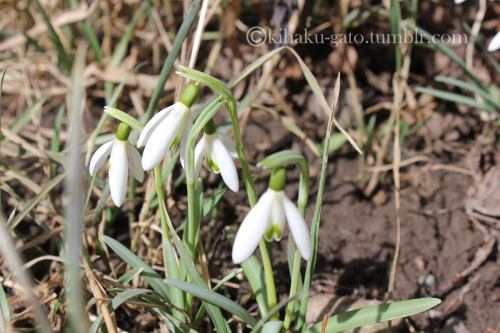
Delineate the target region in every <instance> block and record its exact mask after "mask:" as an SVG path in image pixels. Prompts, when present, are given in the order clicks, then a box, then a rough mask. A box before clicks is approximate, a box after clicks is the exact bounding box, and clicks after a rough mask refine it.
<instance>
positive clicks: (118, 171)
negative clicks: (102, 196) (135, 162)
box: [109, 139, 128, 207]
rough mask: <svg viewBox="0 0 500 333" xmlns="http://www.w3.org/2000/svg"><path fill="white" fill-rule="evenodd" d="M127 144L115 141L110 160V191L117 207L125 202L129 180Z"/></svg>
mask: <svg viewBox="0 0 500 333" xmlns="http://www.w3.org/2000/svg"><path fill="white" fill-rule="evenodd" d="M127 164H128V162H127V142H126V141H120V140H117V139H115V141H114V143H113V150H112V151H111V157H110V159H109V189H110V191H111V199H113V202H114V203H115V205H116V206H117V207H120V206H121V205H122V203H123V201H125V194H126V193H127V178H128V165H127Z"/></svg>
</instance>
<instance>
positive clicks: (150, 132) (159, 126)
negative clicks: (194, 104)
mask: <svg viewBox="0 0 500 333" xmlns="http://www.w3.org/2000/svg"><path fill="white" fill-rule="evenodd" d="M192 127H193V122H192V121H191V108H189V107H187V106H185V105H184V104H182V103H180V102H177V103H175V104H174V105H172V106H170V107H168V108H166V109H163V110H162V111H160V112H158V113H157V114H156V115H155V116H154V117H153V118H152V119H151V120H150V121H149V122H148V123H147V124H146V126H145V127H144V129H143V130H142V132H141V135H140V136H139V140H138V141H137V146H138V147H139V148H140V147H142V146H146V147H145V148H144V152H143V153H142V167H143V168H144V170H151V169H153V168H154V167H155V166H157V165H158V164H160V162H161V160H163V158H164V157H165V155H166V154H167V152H168V151H169V150H172V149H174V148H175V147H176V146H177V143H178V142H179V141H180V146H181V147H180V158H181V163H182V165H183V166H184V156H185V151H186V149H185V148H186V141H187V138H188V135H189V132H190V131H191V128H192Z"/></svg>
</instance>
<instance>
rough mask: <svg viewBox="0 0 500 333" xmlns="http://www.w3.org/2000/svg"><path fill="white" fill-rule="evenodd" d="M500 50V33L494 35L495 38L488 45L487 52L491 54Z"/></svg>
mask: <svg viewBox="0 0 500 333" xmlns="http://www.w3.org/2000/svg"><path fill="white" fill-rule="evenodd" d="M499 49H500V31H499V32H497V33H496V35H495V37H493V39H492V40H491V42H490V44H489V45H488V51H490V52H493V51H496V50H499Z"/></svg>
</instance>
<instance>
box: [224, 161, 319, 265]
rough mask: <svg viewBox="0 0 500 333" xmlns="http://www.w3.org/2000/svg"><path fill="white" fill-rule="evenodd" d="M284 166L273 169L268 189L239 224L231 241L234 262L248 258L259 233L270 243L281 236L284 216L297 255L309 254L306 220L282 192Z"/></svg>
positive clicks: (310, 245) (254, 246) (306, 255)
mask: <svg viewBox="0 0 500 333" xmlns="http://www.w3.org/2000/svg"><path fill="white" fill-rule="evenodd" d="M284 185H285V169H283V168H282V167H280V168H275V169H274V170H273V173H272V175H271V180H270V183H269V189H268V190H267V191H266V193H264V194H263V195H262V197H260V199H259V201H258V202H257V204H256V205H255V206H254V207H253V208H252V209H251V210H250V212H249V213H248V215H247V216H246V217H245V219H244V220H243V222H242V223H241V226H240V228H239V229H238V233H237V234H236V237H235V239H234V244H233V255H232V256H233V261H234V262H235V263H236V264H240V263H242V262H244V261H245V260H247V259H248V258H249V257H250V256H251V255H252V253H253V251H254V250H255V248H256V247H257V245H258V244H259V241H260V239H261V238H262V236H264V237H265V239H266V240H267V241H268V242H269V241H272V240H273V238H274V239H275V240H276V241H279V240H280V239H281V236H282V234H283V229H284V228H285V219H286V220H288V226H289V228H290V232H291V233H292V236H293V239H294V241H295V244H296V245H297V248H298V250H299V252H300V255H301V256H302V258H304V259H305V260H310V259H311V257H312V244H311V236H310V234H309V229H308V227H307V224H306V221H305V220H304V218H303V217H302V215H301V214H300V212H299V210H298V209H297V207H296V206H295V205H294V204H293V202H292V201H290V199H288V197H287V196H286V194H285V193H284V192H283V188H284Z"/></svg>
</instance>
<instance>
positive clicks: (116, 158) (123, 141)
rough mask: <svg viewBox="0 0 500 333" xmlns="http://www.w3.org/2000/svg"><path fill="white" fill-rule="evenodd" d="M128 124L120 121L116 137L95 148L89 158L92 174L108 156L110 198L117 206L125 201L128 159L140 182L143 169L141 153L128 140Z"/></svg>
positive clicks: (142, 176)
mask: <svg viewBox="0 0 500 333" xmlns="http://www.w3.org/2000/svg"><path fill="white" fill-rule="evenodd" d="M130 130H131V128H130V126H129V125H127V124H125V123H121V124H120V125H119V126H118V130H117V131H116V138H115V139H114V140H111V141H109V142H106V143H105V144H103V145H102V146H101V147H100V148H99V149H97V150H96V151H95V153H94V155H92V158H91V159H90V165H89V171H90V174H91V175H92V176H94V175H95V174H96V173H97V171H99V169H100V168H101V167H102V166H103V165H104V162H105V161H106V158H108V156H110V155H111V157H110V158H109V189H110V191H111V199H113V202H114V203H115V205H116V206H117V207H120V206H121V205H122V204H123V201H125V194H126V192H127V180H128V160H130V170H131V171H132V174H133V175H134V177H135V179H137V180H138V181H139V182H142V181H143V179H144V171H143V170H142V168H141V155H140V154H139V152H138V151H137V149H136V148H135V147H134V145H132V144H131V143H130V142H128V136H129V135H130Z"/></svg>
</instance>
